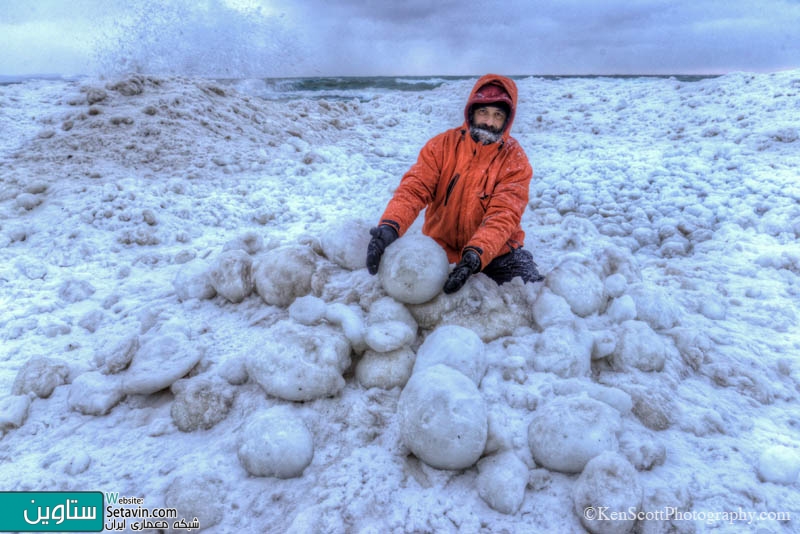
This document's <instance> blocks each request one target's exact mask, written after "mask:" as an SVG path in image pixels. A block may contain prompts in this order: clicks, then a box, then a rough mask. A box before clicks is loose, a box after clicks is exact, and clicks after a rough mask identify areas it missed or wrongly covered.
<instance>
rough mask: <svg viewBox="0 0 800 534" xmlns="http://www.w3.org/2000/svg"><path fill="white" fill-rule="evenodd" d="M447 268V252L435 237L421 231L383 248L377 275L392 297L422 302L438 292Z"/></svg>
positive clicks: (445, 278)
mask: <svg viewBox="0 0 800 534" xmlns="http://www.w3.org/2000/svg"><path fill="white" fill-rule="evenodd" d="M449 270H450V264H449V263H448V262H447V254H446V253H445V251H444V249H443V248H442V247H440V246H439V244H438V243H436V241H434V240H433V239H431V238H430V237H427V236H424V235H406V236H403V237H401V238H400V239H398V240H397V241H395V242H394V243H392V244H391V245H389V246H388V247H387V248H386V252H385V253H384V254H383V258H381V265H380V267H379V269H378V276H379V277H380V280H381V284H383V289H384V290H385V291H386V293H388V294H389V296H391V297H394V298H395V300H399V301H400V302H404V303H406V304H422V303H423V302H427V301H429V300H431V299H432V298H433V297H435V296H436V295H437V294H439V292H440V291H441V290H442V286H444V282H445V280H447V275H448V272H449Z"/></svg>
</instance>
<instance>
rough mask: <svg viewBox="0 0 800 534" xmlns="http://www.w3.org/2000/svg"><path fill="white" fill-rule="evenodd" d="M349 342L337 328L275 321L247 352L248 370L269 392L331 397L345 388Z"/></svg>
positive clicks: (290, 396)
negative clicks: (344, 376) (343, 374)
mask: <svg viewBox="0 0 800 534" xmlns="http://www.w3.org/2000/svg"><path fill="white" fill-rule="evenodd" d="M349 365H350V344H349V343H348V341H347V338H345V336H344V335H343V334H342V333H340V332H339V331H337V330H336V329H335V328H333V327H330V326H326V325H320V326H314V327H312V326H304V325H299V324H297V323H294V322H292V321H281V322H278V323H276V324H275V325H274V326H273V327H272V328H271V329H270V331H269V332H268V333H267V334H266V337H265V338H263V339H256V340H255V342H254V343H253V346H252V348H251V349H250V352H249V353H248V354H247V363H246V366H247V373H248V375H249V376H250V378H251V379H253V380H255V381H256V382H257V383H258V384H259V385H260V386H261V387H262V388H263V389H264V391H266V392H267V393H268V394H269V395H273V396H275V397H278V398H281V399H285V400H290V401H307V400H312V399H318V398H322V397H330V396H333V395H336V394H337V393H339V391H341V390H342V388H344V378H343V377H342V373H344V371H345V370H346V369H347V368H348V367H349Z"/></svg>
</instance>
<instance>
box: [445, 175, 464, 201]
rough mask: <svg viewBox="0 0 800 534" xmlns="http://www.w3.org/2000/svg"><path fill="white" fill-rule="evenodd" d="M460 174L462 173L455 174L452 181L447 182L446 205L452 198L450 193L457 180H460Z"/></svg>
mask: <svg viewBox="0 0 800 534" xmlns="http://www.w3.org/2000/svg"><path fill="white" fill-rule="evenodd" d="M460 176H461V175H460V174H456V175H455V176H453V177H452V178H451V179H450V183H449V184H447V192H446V193H445V196H444V205H445V206H447V201H448V200H450V193H452V192H453V188H454V187H455V186H456V182H458V179H459V177H460Z"/></svg>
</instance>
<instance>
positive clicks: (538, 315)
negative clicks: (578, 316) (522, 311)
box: [531, 286, 575, 328]
mask: <svg viewBox="0 0 800 534" xmlns="http://www.w3.org/2000/svg"><path fill="white" fill-rule="evenodd" d="M531 309H532V311H533V320H534V321H536V324H538V325H539V326H541V327H542V328H547V327H549V326H552V325H555V324H560V323H572V322H573V321H574V320H575V314H574V313H572V309H571V308H570V306H569V303H568V302H567V301H566V300H565V299H564V297H562V296H561V295H556V294H554V293H553V292H552V291H550V289H549V288H547V287H546V286H542V289H541V291H540V292H539V296H538V297H537V298H536V300H535V301H534V303H533V306H532V308H531Z"/></svg>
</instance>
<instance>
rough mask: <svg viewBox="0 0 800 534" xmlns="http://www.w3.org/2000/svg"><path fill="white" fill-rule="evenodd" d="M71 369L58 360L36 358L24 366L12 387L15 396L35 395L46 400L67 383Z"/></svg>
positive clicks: (43, 357)
mask: <svg viewBox="0 0 800 534" xmlns="http://www.w3.org/2000/svg"><path fill="white" fill-rule="evenodd" d="M69 373H70V367H69V365H68V364H67V362H65V361H63V360H60V359H58V358H48V357H46V356H34V357H32V358H31V359H30V360H28V361H27V362H25V364H24V365H23V366H22V368H21V369H20V370H19V372H18V373H17V377H16V378H15V379H14V384H13V385H12V386H11V393H12V394H13V395H25V394H26V393H31V392H32V393H34V394H36V396H37V397H40V398H42V399H46V398H47V397H49V396H50V395H52V394H53V390H54V389H56V388H57V387H58V386H60V385H62V384H66V383H67V378H68V377H69Z"/></svg>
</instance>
